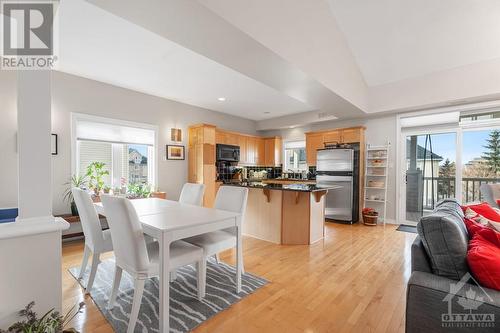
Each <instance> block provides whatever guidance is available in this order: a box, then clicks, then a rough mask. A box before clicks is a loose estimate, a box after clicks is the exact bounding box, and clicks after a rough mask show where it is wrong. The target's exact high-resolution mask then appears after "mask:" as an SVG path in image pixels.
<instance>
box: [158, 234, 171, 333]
mask: <svg viewBox="0 0 500 333" xmlns="http://www.w3.org/2000/svg"><path fill="white" fill-rule="evenodd" d="M171 242H172V239H171V235H170V234H169V233H165V232H164V233H162V235H161V237H160V239H159V240H158V243H159V244H158V245H159V252H160V253H159V255H160V274H159V280H160V283H159V285H160V288H159V295H158V297H159V300H160V313H159V314H160V318H159V332H160V333H168V332H169V331H170V268H169V264H170V243H171Z"/></svg>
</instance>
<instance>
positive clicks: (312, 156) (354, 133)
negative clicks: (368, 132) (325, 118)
mask: <svg viewBox="0 0 500 333" xmlns="http://www.w3.org/2000/svg"><path fill="white" fill-rule="evenodd" d="M364 131H365V128H364V127H352V128H340V129H333V130H327V131H320V132H309V133H306V160H307V165H309V166H315V165H316V151H317V150H318V149H322V148H324V145H325V143H359V144H360V150H361V151H362V152H363V151H364V148H365V147H364V145H365V143H364ZM361 156H363V155H361Z"/></svg>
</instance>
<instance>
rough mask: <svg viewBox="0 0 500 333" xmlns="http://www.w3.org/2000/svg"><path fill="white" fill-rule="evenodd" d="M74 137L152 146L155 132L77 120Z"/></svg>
mask: <svg viewBox="0 0 500 333" xmlns="http://www.w3.org/2000/svg"><path fill="white" fill-rule="evenodd" d="M76 139H77V140H87V141H89V140H91V141H101V142H111V143H127V144H139V145H148V146H153V145H154V143H155V132H154V131H153V130H150V129H144V128H137V127H130V126H122V125H114V124H110V123H102V122H94V121H90V120H79V121H78V122H77V123H76Z"/></svg>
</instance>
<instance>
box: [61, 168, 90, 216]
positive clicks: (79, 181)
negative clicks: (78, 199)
mask: <svg viewBox="0 0 500 333" xmlns="http://www.w3.org/2000/svg"><path fill="white" fill-rule="evenodd" d="M64 185H66V186H67V188H66V191H64V195H63V200H64V201H66V202H67V203H69V204H70V206H71V215H73V216H78V209H77V208H76V204H75V200H74V198H73V193H72V192H71V189H72V188H73V187H78V188H84V187H86V186H87V176H86V175H84V176H80V175H73V176H71V179H70V180H69V181H68V182H66V183H65V184H64Z"/></svg>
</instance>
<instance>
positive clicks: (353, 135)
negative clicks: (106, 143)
mask: <svg viewBox="0 0 500 333" xmlns="http://www.w3.org/2000/svg"><path fill="white" fill-rule="evenodd" d="M361 134H362V131H361V129H360V128H346V129H344V130H342V140H341V141H342V143H354V142H361Z"/></svg>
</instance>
